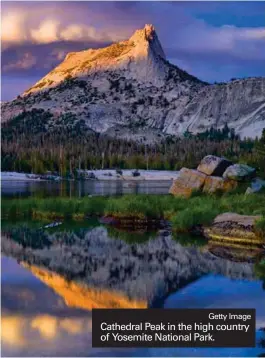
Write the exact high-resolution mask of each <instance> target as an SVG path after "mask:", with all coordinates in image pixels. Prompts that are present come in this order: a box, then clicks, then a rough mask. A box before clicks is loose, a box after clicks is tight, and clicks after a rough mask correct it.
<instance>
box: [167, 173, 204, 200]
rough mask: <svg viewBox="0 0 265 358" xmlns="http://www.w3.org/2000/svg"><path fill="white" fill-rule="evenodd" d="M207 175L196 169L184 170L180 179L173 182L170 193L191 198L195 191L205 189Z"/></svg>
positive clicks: (180, 174)
mask: <svg viewBox="0 0 265 358" xmlns="http://www.w3.org/2000/svg"><path fill="white" fill-rule="evenodd" d="M205 179H206V175H205V174H203V173H201V172H199V171H198V170H194V169H187V168H182V169H181V170H180V173H179V177H178V178H177V179H176V180H174V181H173V184H172V186H171V188H170V189H169V193H171V194H173V195H175V196H184V197H187V198H188V197H190V196H191V194H192V192H193V191H198V190H201V189H202V188H203V185H204V182H205Z"/></svg>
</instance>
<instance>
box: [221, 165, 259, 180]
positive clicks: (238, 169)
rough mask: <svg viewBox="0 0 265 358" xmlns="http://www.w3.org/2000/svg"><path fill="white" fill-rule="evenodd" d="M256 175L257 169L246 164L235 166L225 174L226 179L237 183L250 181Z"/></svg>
mask: <svg viewBox="0 0 265 358" xmlns="http://www.w3.org/2000/svg"><path fill="white" fill-rule="evenodd" d="M255 175H256V169H255V168H252V167H250V166H248V165H246V164H234V165H231V166H230V167H228V168H227V169H226V171H225V172H224V174H223V178H224V179H232V180H236V181H245V180H250V179H251V178H253V177H254V176H255Z"/></svg>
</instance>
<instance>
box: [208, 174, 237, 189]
mask: <svg viewBox="0 0 265 358" xmlns="http://www.w3.org/2000/svg"><path fill="white" fill-rule="evenodd" d="M236 187H237V182H236V181H235V180H229V179H223V178H220V177H214V176H209V177H206V179H205V183H204V186H203V192H205V193H215V192H217V191H222V192H227V191H230V190H233V189H235V188H236Z"/></svg>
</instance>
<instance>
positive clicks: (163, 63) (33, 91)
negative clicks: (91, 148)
mask: <svg viewBox="0 0 265 358" xmlns="http://www.w3.org/2000/svg"><path fill="white" fill-rule="evenodd" d="M32 109H43V110H45V111H49V112H50V113H51V114H52V117H51V119H50V122H49V123H48V124H47V128H48V127H49V126H53V125H56V123H57V122H58V118H61V117H62V115H64V114H67V115H68V118H69V116H71V119H72V121H74V122H78V121H82V122H83V123H85V125H86V126H87V127H88V128H90V129H92V130H93V131H96V132H99V133H107V134H108V135H110V136H112V137H122V138H133V139H134V140H142V139H143V137H145V140H147V141H148V140H149V141H151V140H159V139H160V138H161V137H163V136H165V135H167V134H174V135H181V134H183V132H185V131H186V130H189V131H191V132H194V133H197V132H202V131H205V130H206V129H207V128H210V127H212V126H213V127H215V128H222V127H223V126H224V124H225V123H228V126H229V127H231V128H235V130H236V132H237V133H238V134H240V135H241V136H243V137H245V136H247V137H255V136H260V135H261V132H262V129H263V128H265V78H248V79H240V80H234V81H231V82H229V83H224V84H216V85H209V84H206V83H204V82H202V81H200V80H198V79H197V78H195V77H193V76H191V75H189V74H188V73H187V72H185V71H182V70H181V69H180V68H178V67H177V66H174V65H172V64H170V63H169V62H168V61H167V60H166V57H165V54H164V51H163V49H162V46H161V44H160V42H159V39H158V36H157V34H156V32H155V29H154V27H153V26H152V25H146V26H145V27H144V28H143V29H141V30H137V31H136V32H135V33H134V35H133V36H132V37H131V38H130V39H129V40H127V41H123V42H119V43H116V44H113V45H111V46H109V47H106V48H103V49H98V50H91V49H90V50H85V51H81V52H75V53H69V54H68V55H67V56H66V58H65V60H64V61H63V62H62V63H61V64H59V66H57V67H56V68H55V69H54V70H52V71H51V72H50V73H48V74H47V75H46V76H45V77H44V78H42V79H41V80H40V81H39V82H37V83H36V84H35V85H34V86H33V87H31V88H30V89H28V90H27V91H26V92H25V93H24V94H22V96H19V97H18V98H17V99H15V100H14V101H11V102H8V103H4V104H2V120H4V121H8V120H10V119H12V118H14V117H15V116H16V115H18V114H19V113H21V112H23V111H31V110H32ZM64 121H67V120H66V119H65V118H64ZM60 125H64V123H61V122H60ZM147 129H148V130H147Z"/></svg>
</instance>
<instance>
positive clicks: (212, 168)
mask: <svg viewBox="0 0 265 358" xmlns="http://www.w3.org/2000/svg"><path fill="white" fill-rule="evenodd" d="M232 164H233V163H232V162H230V160H227V159H225V158H220V157H216V156H215V155H207V156H206V157H204V158H203V159H202V161H201V162H200V164H199V166H198V168H197V170H199V171H200V172H202V173H204V174H207V175H213V176H222V175H223V173H224V171H225V170H226V168H228V167H229V166H230V165H232Z"/></svg>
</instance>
